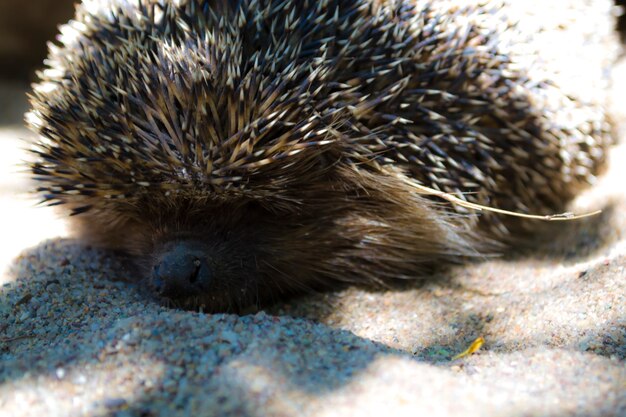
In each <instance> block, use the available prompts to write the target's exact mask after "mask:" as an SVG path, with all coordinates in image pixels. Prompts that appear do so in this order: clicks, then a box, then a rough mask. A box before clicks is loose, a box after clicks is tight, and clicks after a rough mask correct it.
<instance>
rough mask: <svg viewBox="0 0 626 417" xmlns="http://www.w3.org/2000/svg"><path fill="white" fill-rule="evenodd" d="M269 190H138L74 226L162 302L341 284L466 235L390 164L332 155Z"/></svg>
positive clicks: (397, 267) (187, 303)
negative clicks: (378, 169)
mask: <svg viewBox="0 0 626 417" xmlns="http://www.w3.org/2000/svg"><path fill="white" fill-rule="evenodd" d="M283 196H284V197H286V196H289V197H290V198H289V200H288V201H289V202H290V203H289V204H287V203H286V202H285V201H273V200H272V199H268V200H260V201H250V200H248V199H241V198H239V199H224V198H221V199H219V200H216V199H207V198H200V197H198V196H196V197H193V196H190V195H186V196H179V197H176V196H171V195H169V196H165V195H163V194H159V193H151V194H146V195H145V196H144V197H143V198H142V200H137V201H135V203H134V204H133V205H127V206H123V205H116V206H115V208H110V209H108V210H106V211H104V212H99V211H97V209H94V210H88V211H87V212H85V213H82V214H81V215H79V216H75V217H74V225H75V226H76V232H77V233H78V234H79V235H80V236H82V237H83V238H84V239H85V240H87V241H89V242H91V243H92V244H96V245H98V246H101V247H106V248H112V249H116V250H118V251H122V252H124V253H127V254H128V255H130V257H131V259H132V260H133V262H134V263H135V264H136V265H137V266H138V268H137V270H138V277H139V278H140V279H141V282H142V283H143V286H145V288H147V289H149V290H150V291H152V292H153V293H154V294H155V295H156V296H157V297H158V298H160V299H162V300H163V301H164V302H166V303H167V304H169V305H172V306H177V307H182V308H188V309H197V308H201V309H202V310H203V311H241V309H242V308H245V307H247V306H249V305H267V304H268V303H271V302H274V301H277V300H279V299H281V298H284V296H286V295H289V294H293V293H302V292H308V291H312V290H319V289H324V288H327V287H333V286H337V285H338V284H342V283H368V284H369V285H371V284H382V283H383V282H389V280H393V279H407V278H415V277H417V276H418V275H419V274H420V272H423V271H424V268H425V265H427V264H429V263H431V262H432V261H433V260H436V259H440V258H441V259H443V258H446V259H449V258H453V257H455V256H459V255H463V254H467V253H469V249H468V248H469V244H468V242H467V234H464V233H463V231H462V230H459V229H458V227H456V226H455V225H454V224H453V223H452V222H451V221H450V219H448V218H447V217H446V216H445V215H443V214H442V213H441V212H440V211H439V210H438V209H437V208H436V207H435V206H434V205H433V203H431V202H429V201H428V200H427V199H425V198H424V197H421V196H420V195H417V194H416V193H415V192H414V190H413V189H411V188H410V187H408V186H406V185H405V184H404V183H403V182H402V181H399V180H398V179H397V178H396V177H394V176H392V175H391V174H390V173H387V174H384V173H368V172H367V171H364V172H356V171H354V170H353V168H352V167H347V166H341V164H338V165H336V166H334V167H333V168H332V169H330V170H327V171H325V174H324V175H322V176H320V177H319V178H316V179H315V180H314V179H311V178H309V181H307V182H306V183H301V184H300V185H299V186H298V187H292V188H291V187H290V188H289V189H287V190H285V193H284V194H283Z"/></svg>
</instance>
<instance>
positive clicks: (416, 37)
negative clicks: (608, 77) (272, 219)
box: [28, 0, 607, 212]
mask: <svg viewBox="0 0 626 417" xmlns="http://www.w3.org/2000/svg"><path fill="white" fill-rule="evenodd" d="M513 26H514V25H512V24H511V23H510V21H509V20H508V19H507V18H506V17H505V16H504V15H502V13H501V10H500V6H499V4H496V3H493V2H482V3H481V4H480V5H477V4H472V5H468V6H463V7H460V6H455V5H454V3H453V2H445V1H442V2H439V1H437V2H435V1H426V0H423V1H399V0H397V1H391V0H390V1H375V0H360V1H352V0H350V1H348V0H345V1H344V0H326V1H307V0H305V1H292V0H242V1H237V2H231V1H226V0H223V1H218V0H213V1H208V0H189V1H178V2H175V1H148V0H140V1H137V2H128V1H122V0H118V1H105V2H97V1H85V2H84V4H83V5H81V6H80V7H79V9H78V13H77V18H76V20H75V21H73V22H71V23H70V24H69V25H66V26H64V27H63V29H62V33H63V36H62V37H61V46H55V47H52V51H51V57H50V60H49V66H50V68H49V69H48V70H46V71H44V72H43V74H42V75H41V82H40V83H39V85H38V86H36V88H35V92H34V95H33V98H32V103H33V111H32V112H31V114H30V116H29V117H28V120H29V122H30V124H31V126H33V127H34V128H35V129H36V130H37V131H38V132H39V133H40V135H41V136H42V137H43V139H42V141H41V143H40V144H39V155H40V156H41V160H40V161H39V162H37V163H36V164H34V166H33V172H34V174H35V176H36V178H37V179H38V180H39V181H40V182H41V186H40V188H39V190H40V192H41V193H42V194H43V195H44V198H45V199H46V200H48V201H49V202H50V203H53V204H54V203H70V206H71V207H72V209H73V210H74V211H75V212H82V211H85V210H88V209H89V208H91V207H92V206H93V205H98V206H102V205H103V204H104V203H103V202H102V201H104V200H103V199H105V200H117V201H118V203H113V204H130V205H133V204H135V201H136V199H137V198H139V197H141V196H142V195H146V194H149V193H155V192H158V193H164V194H165V195H169V194H170V193H179V194H181V193H182V194H185V193H188V194H189V195H190V196H192V198H207V199H231V198H249V199H261V200H263V199H267V200H273V201H276V202H281V201H291V200H294V199H297V198H298V196H297V194H298V193H297V188H298V187H299V186H300V185H301V184H305V183H306V182H307V181H309V180H310V179H311V178H312V177H315V176H316V175H319V174H320V172H324V171H325V170H326V169H329V167H332V166H335V165H344V166H351V167H353V168H354V169H356V170H364V169H367V170H370V171H374V172H380V173H383V174H384V173H392V174H393V175H402V176H406V178H407V179H409V180H416V181H418V182H420V183H422V184H426V185H427V186H429V187H432V188H435V189H439V190H443V191H446V192H451V193H455V194H457V195H459V196H462V197H463V198H469V199H473V200H474V201H478V202H481V203H484V204H490V205H495V206H499V207H501V208H508V209H514V210H521V211H526V210H539V211H545V210H548V211H551V210H553V209H554V208H555V207H558V206H560V205H561V204H562V203H563V201H564V200H567V199H568V198H570V197H571V196H572V195H573V193H574V192H575V190H576V188H577V185H578V184H580V183H583V182H585V181H587V180H589V178H591V177H592V176H593V174H594V173H595V172H596V171H597V166H598V164H599V161H601V160H602V148H603V146H604V143H605V142H606V141H607V139H606V138H607V128H606V124H604V123H603V115H602V113H601V112H600V111H596V110H595V109H594V108H587V107H583V106H581V105H579V104H578V103H576V102H575V101H573V100H571V99H570V98H568V97H566V96H565V95H563V94H562V93H561V92H560V91H559V90H558V88H556V87H555V86H553V85H551V84H550V83H549V82H548V81H547V80H544V79H533V78H532V77H531V76H530V75H529V74H530V73H529V72H527V71H526V70H525V69H524V68H520V65H519V62H518V60H517V58H516V55H515V53H514V51H513V50H512V46H511V44H512V42H511V41H512V40H513V41H517V42H519V41H520V38H519V34H518V33H517V32H515V30H514V27H513ZM516 36H517V38H515V37H516ZM513 43H515V42H513ZM561 114H567V115H569V116H571V117H568V118H567V120H563V118H562V117H559V115H561ZM466 193H470V194H467V195H468V196H467V197H465V195H466Z"/></svg>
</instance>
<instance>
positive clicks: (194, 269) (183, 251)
mask: <svg viewBox="0 0 626 417" xmlns="http://www.w3.org/2000/svg"><path fill="white" fill-rule="evenodd" d="M210 281H211V271H210V269H209V265H208V263H207V260H206V256H205V255H204V254H203V253H202V251H199V250H197V249H196V248H195V247H194V246H193V244H191V243H188V242H177V243H174V244H171V245H169V246H168V247H166V248H165V250H164V251H163V252H162V253H161V255H160V256H159V258H158V260H157V262H156V264H155V265H154V267H153V270H152V282H151V284H152V288H153V289H154V291H156V293H157V294H159V295H161V296H163V297H169V298H177V297H187V296H192V295H194V294H197V293H199V292H201V291H202V290H203V289H205V288H206V287H207V286H208V284H209V282H210Z"/></svg>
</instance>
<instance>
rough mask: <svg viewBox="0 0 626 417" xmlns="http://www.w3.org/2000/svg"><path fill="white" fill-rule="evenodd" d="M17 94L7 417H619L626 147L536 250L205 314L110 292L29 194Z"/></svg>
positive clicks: (6, 281)
mask: <svg viewBox="0 0 626 417" xmlns="http://www.w3.org/2000/svg"><path fill="white" fill-rule="evenodd" d="M622 67H624V65H623V64H621V65H618V66H617V68H616V75H615V76H614V94H613V96H614V97H613V101H614V104H615V106H616V108H618V109H619V108H626V106H625V105H624V103H623V102H622V101H623V100H624V99H623V98H621V96H622V95H625V96H626V94H620V93H621V92H622V91H624V92H626V85H624V83H625V82H626V81H623V80H626V76H620V75H621V74H626V71H624V69H623V68H622ZM24 91H25V87H24V86H13V85H6V84H4V85H2V86H1V87H0V105H1V106H2V107H1V108H0V113H1V114H0V233H1V235H0V270H3V271H4V272H0V285H3V286H2V287H1V289H0V415H2V416H16V417H22V416H43V415H45V416H144V417H148V416H239V415H242V416H254V417H257V416H258V417H261V416H309V415H310V416H347V415H359V416H369V415H371V416H381V415H393V416H398V415H407V416H419V415H425V416H426V415H427V416H464V417H472V416H481V417H484V416H488V417H497V416H503V417H504V416H507V417H509V416H513V417H515V416H520V417H521V416H552V417H565V416H590V417H593V416H598V417H600V416H602V417H604V416H616V417H617V416H625V415H626V362H625V360H626V270H625V268H626V193H625V191H624V179H625V178H626V146H624V145H619V146H616V147H615V149H614V150H613V152H612V153H611V164H610V170H609V172H608V173H607V174H606V176H605V177H603V178H602V179H601V180H600V182H599V183H598V184H597V185H596V186H595V187H594V188H593V189H592V190H590V191H589V192H587V193H585V194H584V195H582V196H581V197H580V198H579V199H578V200H577V201H576V202H575V204H574V209H575V210H577V211H588V210H593V209H596V208H601V209H602V210H603V213H602V214H601V215H599V216H596V217H593V218H590V219H586V220H582V221H578V222H570V223H559V224H543V225H542V229H543V231H542V234H541V236H543V238H542V239H540V240H541V242H540V243H538V244H537V248H536V249H535V250H532V251H527V252H525V253H518V254H515V255H510V256H507V257H503V258H499V259H492V260H489V261H484V262H480V263H476V264H472V265H467V266H463V267H459V268H457V269H455V270H453V271H450V272H448V273H445V274H443V273H442V274H441V275H440V276H434V277H432V279H431V280H428V281H427V282H425V283H422V284H420V285H415V286H413V287H410V288H405V289H402V290H400V289H396V290H393V291H387V292H369V291H366V290H362V289H355V288H352V289H347V290H345V291H341V292H336V293H329V294H322V295H313V296H308V297H303V298H299V299H295V300H291V301H289V302H287V303H284V304H281V305H278V306H275V307H273V308H271V309H269V310H267V311H265V312H259V313H257V314H253V315H247V316H241V317H240V316H234V315H205V314H199V313H193V312H182V311H176V310H168V309H166V308H163V307H161V306H159V305H157V304H155V303H153V302H151V301H149V300H147V299H146V297H144V296H143V295H142V294H141V291H140V290H139V289H138V288H135V287H134V286H132V285H130V284H126V283H123V282H120V281H119V280H118V281H116V279H123V278H126V277H125V276H124V272H123V269H122V268H120V266H119V265H118V264H117V263H116V260H115V259H114V258H112V257H111V256H108V255H107V254H104V253H100V252H97V251H95V250H92V249H90V248H85V247H81V246H80V245H78V244H77V243H75V242H73V241H72V240H71V239H67V238H65V236H66V234H67V230H66V226H65V224H64V222H63V220H61V219H58V218H56V217H55V215H54V213H52V212H51V211H50V209H47V208H37V207H34V204H35V202H36V200H33V199H32V198H30V197H28V196H27V195H24V194H23V193H24V191H25V189H26V188H27V184H26V181H25V179H24V177H23V176H22V175H20V174H19V173H16V172H15V171H16V168H15V165H14V164H15V162H16V161H18V160H20V159H22V158H26V157H27V156H26V155H25V154H24V153H23V151H21V150H20V147H21V146H22V145H21V144H20V142H19V141H18V139H19V138H26V137H30V134H29V133H28V132H27V131H26V130H24V129H23V127H22V126H21V113H22V112H23V111H24V110H25V108H26V104H25V100H24V98H23V93H24ZM617 119H618V122H622V121H623V120H626V118H625V117H624V115H623V114H620V113H619V112H617ZM622 125H623V123H622V124H621V125H618V128H619V127H620V126H622ZM618 130H619V129H618ZM622 130H623V129H622ZM479 336H482V337H484V339H485V345H484V346H483V348H482V349H481V350H480V351H479V352H478V353H477V354H474V355H472V356H470V357H467V358H464V359H459V360H451V357H452V356H453V355H455V354H456V353H459V352H461V351H463V350H464V349H465V348H467V347H468V346H469V345H470V343H471V342H472V341H473V340H474V339H476V338H477V337H479Z"/></svg>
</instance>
